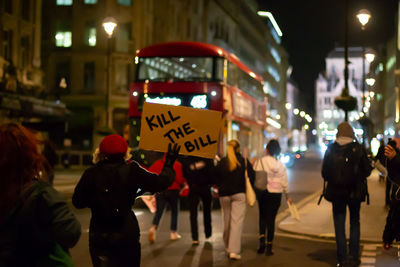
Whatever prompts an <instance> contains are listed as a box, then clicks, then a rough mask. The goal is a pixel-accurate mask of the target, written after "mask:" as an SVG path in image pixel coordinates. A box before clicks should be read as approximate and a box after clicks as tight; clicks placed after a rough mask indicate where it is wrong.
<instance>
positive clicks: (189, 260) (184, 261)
mask: <svg viewBox="0 0 400 267" xmlns="http://www.w3.org/2000/svg"><path fill="white" fill-rule="evenodd" d="M320 169H321V159H320V158H319V157H318V155H317V154H313V153H309V154H308V155H306V157H305V158H303V159H300V160H298V161H297V162H296V164H295V165H294V166H293V167H292V168H290V169H288V179H289V188H290V192H291V193H290V196H291V198H292V199H293V201H294V202H295V203H299V202H301V201H303V200H304V199H306V198H307V197H308V196H310V195H312V194H314V193H316V192H317V191H320V190H321V187H322V179H321V176H320ZM80 174H81V171H73V172H68V171H67V172H66V171H62V172H59V173H57V176H56V179H57V181H56V188H57V189H58V190H60V191H61V192H63V193H64V194H65V195H66V197H67V198H68V199H70V196H71V193H72V190H73V188H74V185H75V184H76V182H77V180H78V179H79V176H80ZM182 206H184V205H182ZM286 207H287V206H286V203H285V201H284V199H283V200H282V205H281V208H280V212H281V215H280V216H278V218H279V219H283V218H284V217H283V216H282V215H283V213H282V212H283V211H284V210H285V209H286ZM257 209H258V208H257V207H256V206H255V207H252V208H250V207H248V208H247V214H246V219H245V225H244V230H243V237H242V260H240V261H230V260H229V259H228V258H227V257H226V255H225V251H224V246H223V242H222V220H221V211H220V210H219V209H214V210H213V214H212V224H213V235H212V238H211V239H210V240H209V241H208V242H205V240H204V236H203V235H202V233H203V228H202V223H201V222H202V216H201V212H199V218H198V219H199V233H200V245H198V246H193V245H192V240H191V236H190V225H189V213H188V211H187V210H181V211H180V214H179V220H178V221H179V223H178V232H179V233H180V234H181V235H182V239H180V240H178V241H171V240H169V223H170V212H169V211H167V212H165V213H164V216H163V218H162V220H161V223H160V226H159V229H158V231H157V240H156V242H155V243H154V244H149V242H148V240H147V233H148V232H147V230H148V229H149V228H150V226H151V220H152V217H153V215H152V214H151V213H150V212H149V211H148V210H147V209H143V208H136V209H135V213H136V214H137V217H138V220H139V223H140V228H141V234H142V236H141V243H142V266H144V267H152V266H155V267H160V266H168V267H172V266H182V267H183V266H185V267H186V266H188V267H189V266H193V267H194V266H204V267H205V266H282V267H290V266H315V267H324V266H335V263H336V260H335V255H336V246H335V243H334V242H333V241H329V240H322V239H321V240H320V239H311V238H308V237H305V236H301V235H290V234H287V233H283V232H279V231H277V234H276V237H275V241H274V251H275V255H273V256H265V255H258V254H257V253H256V250H257V247H258V234H257V233H258V211H257ZM74 211H75V212H76V214H77V216H78V219H79V220H80V222H81V224H82V228H83V234H82V237H81V239H80V241H79V243H78V244H77V246H76V247H74V248H73V249H72V250H71V254H72V257H73V260H74V262H75V264H76V266H77V267H87V266H91V262H90V256H89V250H88V225H89V219H90V211H89V210H88V209H83V210H76V209H74ZM277 223H279V222H277ZM378 246H379V244H372V245H371V244H365V246H364V244H363V247H362V251H363V253H372V254H373V255H376V257H375V258H373V259H371V262H365V263H363V265H361V266H369V267H372V266H379V267H383V266H385V267H391V266H399V265H400V261H398V259H397V248H393V249H391V250H389V251H382V250H381V249H380V248H379V247H378ZM364 247H365V248H364Z"/></svg>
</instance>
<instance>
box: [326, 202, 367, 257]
mask: <svg viewBox="0 0 400 267" xmlns="http://www.w3.org/2000/svg"><path fill="white" fill-rule="evenodd" d="M347 206H349V211H350V244H349V252H350V253H349V254H350V257H351V258H352V259H353V260H358V259H359V251H360V206H361V201H360V200H354V199H351V200H334V201H333V202H332V210H333V222H334V225H335V236H336V257H337V260H338V262H343V261H344V260H346V257H347V246H346V232H345V222H346V207H347Z"/></svg>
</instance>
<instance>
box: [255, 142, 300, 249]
mask: <svg viewBox="0 0 400 267" xmlns="http://www.w3.org/2000/svg"><path fill="white" fill-rule="evenodd" d="M280 153H281V147H280V145H279V142H278V141H277V140H275V139H272V140H270V141H269V142H268V144H267V149H266V156H264V157H262V158H260V159H259V160H258V161H256V163H255V164H254V170H255V171H256V172H258V171H263V172H265V173H267V186H266V188H265V189H264V190H260V191H258V193H257V200H258V208H259V211H260V214H259V227H260V247H259V249H258V250H257V253H259V254H262V253H264V251H265V254H266V255H268V256H269V255H273V254H274V253H273V252H272V241H273V240H274V233H275V218H276V214H277V213H278V210H279V207H280V205H281V199H282V192H284V193H285V196H286V199H287V200H288V202H289V203H292V200H291V199H290V197H289V195H288V180H287V174H286V167H285V166H284V165H283V164H282V162H280V161H279V160H278V159H277V157H278V156H279V154H280ZM265 230H267V244H266V245H265Z"/></svg>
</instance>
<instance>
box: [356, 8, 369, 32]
mask: <svg viewBox="0 0 400 267" xmlns="http://www.w3.org/2000/svg"><path fill="white" fill-rule="evenodd" d="M356 16H357V18H358V20H359V21H360V23H361V27H362V28H363V29H364V27H365V25H367V23H368V21H369V19H370V18H371V13H370V12H369V11H368V10H366V9H361V10H360V11H359V12H358V14H357V15H356Z"/></svg>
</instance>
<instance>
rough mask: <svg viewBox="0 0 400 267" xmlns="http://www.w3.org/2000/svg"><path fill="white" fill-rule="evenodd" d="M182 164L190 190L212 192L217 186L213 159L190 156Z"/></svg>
mask: <svg viewBox="0 0 400 267" xmlns="http://www.w3.org/2000/svg"><path fill="white" fill-rule="evenodd" d="M181 162H182V166H183V168H182V171H183V176H184V177H185V178H186V181H187V183H188V185H189V188H190V190H210V187H211V186H212V185H213V184H215V178H214V176H215V167H214V161H213V160H212V159H207V158H200V157H194V156H189V157H186V158H184V159H183V160H181ZM196 163H197V164H196Z"/></svg>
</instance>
